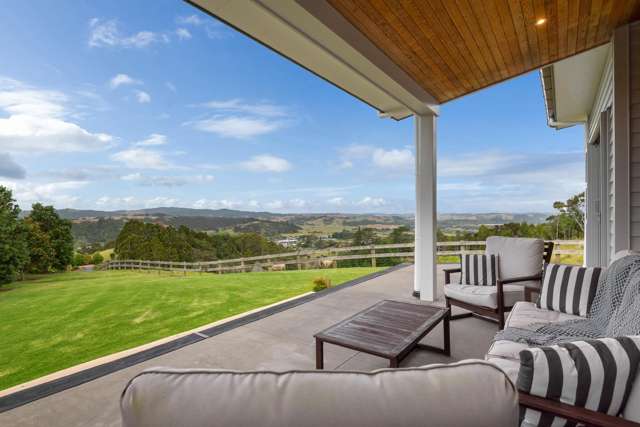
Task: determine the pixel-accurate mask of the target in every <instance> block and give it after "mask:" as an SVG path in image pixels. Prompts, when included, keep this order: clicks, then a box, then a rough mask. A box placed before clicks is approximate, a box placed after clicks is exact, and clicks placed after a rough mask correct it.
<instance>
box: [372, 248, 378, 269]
mask: <svg viewBox="0 0 640 427" xmlns="http://www.w3.org/2000/svg"><path fill="white" fill-rule="evenodd" d="M376 265H377V263H376V247H375V246H374V245H371V267H373V268H376Z"/></svg>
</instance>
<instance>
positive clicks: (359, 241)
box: [352, 227, 376, 246]
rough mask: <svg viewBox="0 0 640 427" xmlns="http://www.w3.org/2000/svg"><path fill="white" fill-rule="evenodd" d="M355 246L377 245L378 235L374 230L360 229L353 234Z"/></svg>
mask: <svg viewBox="0 0 640 427" xmlns="http://www.w3.org/2000/svg"><path fill="white" fill-rule="evenodd" d="M352 243H353V246H367V245H373V244H374V243H376V233H375V231H374V230H373V229H372V228H360V227H358V230H357V231H356V232H355V233H353V239H352Z"/></svg>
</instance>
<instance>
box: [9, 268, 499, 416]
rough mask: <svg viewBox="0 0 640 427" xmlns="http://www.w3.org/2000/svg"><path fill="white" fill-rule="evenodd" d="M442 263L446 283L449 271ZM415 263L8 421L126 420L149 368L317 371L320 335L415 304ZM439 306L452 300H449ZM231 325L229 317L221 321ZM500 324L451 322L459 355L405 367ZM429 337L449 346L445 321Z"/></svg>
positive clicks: (329, 358) (353, 363)
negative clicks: (128, 404) (368, 314)
mask: <svg viewBox="0 0 640 427" xmlns="http://www.w3.org/2000/svg"><path fill="white" fill-rule="evenodd" d="M442 267H443V266H441V268H439V273H438V278H439V280H438V284H439V287H442V285H443V283H444V274H443V273H442ZM413 277H414V269H413V267H412V266H403V267H402V268H399V269H395V270H393V271H390V272H388V273H386V274H382V275H380V276H378V277H376V278H373V279H371V280H367V281H365V282H362V283H359V284H355V285H353V286H348V287H345V288H342V289H340V290H338V291H336V292H333V293H329V294H327V295H326V296H322V297H320V298H317V299H314V300H312V301H309V302H306V303H304V304H300V305H297V306H295V307H292V308H288V309H286V310H283V311H280V312H278V313H275V314H273V315H270V316H268V317H265V318H263V319H260V320H257V321H254V322H250V323H247V324H245V325H243V326H239V327H235V328H232V329H230V330H228V331H227V332H224V333H220V334H218V335H215V336H211V337H210V338H206V339H203V340H201V341H199V342H197V343H194V344H190V345H188V346H186V347H183V348H181V349H178V350H175V351H172V352H170V353H167V354H164V355H162V356H159V357H156V358H152V359H149V360H146V361H144V362H141V363H139V364H136V365H134V366H131V367H128V368H126V369H122V370H118V371H116V372H113V373H111V374H108V375H105V376H102V377H100V378H98V379H95V380H93V381H89V382H86V383H84V384H80V385H77V386H75V387H72V388H69V389H66V390H64V391H61V392H59V393H55V394H52V395H50V396H47V397H43V398H40V399H38V400H35V401H33V402H31V403H27V404H25V405H22V406H19V407H17V408H14V409H12V410H9V411H6V412H3V413H0V425H7V426H16V427H17V426H34V425H47V426H60V427H62V426H65V427H68V426H86V425H100V426H118V425H120V408H119V397H120V393H121V392H122V390H123V389H124V387H125V385H126V384H127V382H128V381H129V380H130V379H131V378H133V377H134V376H135V375H137V374H138V373H140V372H142V371H143V370H145V369H148V368H152V367H157V366H164V367H172V368H196V369H197V368H202V369H216V368H218V369H236V370H254V369H263V370H276V371H284V370H291V369H302V370H305V369H313V368H314V366H315V342H314V339H313V334H315V333H316V332H319V331H320V330H322V329H324V328H326V327H329V326H331V325H332V324H334V323H336V322H338V321H340V320H342V319H344V318H346V317H349V316H351V315H353V314H354V313H356V312H358V311H360V310H363V309H365V308H367V307H369V306H371V305H372V304H375V303H377V302H379V301H380V300H383V299H393V300H398V301H409V302H415V301H416V300H415V298H413V297H412V296H411V291H412V290H413ZM437 304H439V305H444V301H438V302H437ZM221 325H224V322H222V323H221ZM497 329H498V326H497V324H494V323H492V322H487V321H484V320H481V319H477V318H469V319H465V320H460V321H456V322H452V323H451V350H452V353H451V357H446V356H444V355H440V354H437V353H433V352H429V351H426V350H420V349H416V350H414V351H413V352H412V353H411V354H410V355H409V356H408V357H407V358H406V359H404V361H403V362H402V363H401V365H400V366H401V367H413V366H423V365H428V364H431V363H451V362H454V361H458V360H463V359H469V358H480V359H482V358H483V357H484V354H485V353H486V352H487V349H488V347H489V343H490V341H491V339H492V337H493V336H494V335H495V333H496V331H497ZM423 342H424V343H427V344H433V345H435V346H439V345H441V342H442V325H438V326H437V327H436V329H434V330H433V331H432V332H430V333H429V335H428V336H427V337H426V338H425V339H424V340H423ZM386 367H388V361H387V360H385V359H382V358H378V357H374V356H370V355H368V354H364V353H360V352H356V351H353V350H349V349H346V348H342V347H337V346H333V345H330V344H325V368H326V369H332V370H333V369H336V370H357V371H371V370H375V369H380V368H386Z"/></svg>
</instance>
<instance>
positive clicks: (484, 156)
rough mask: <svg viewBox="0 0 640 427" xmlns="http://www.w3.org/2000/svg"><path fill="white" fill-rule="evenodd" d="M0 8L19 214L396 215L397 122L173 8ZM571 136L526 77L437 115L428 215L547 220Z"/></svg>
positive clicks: (402, 205)
mask: <svg viewBox="0 0 640 427" xmlns="http://www.w3.org/2000/svg"><path fill="white" fill-rule="evenodd" d="M148 5H149V3H148V2H144V1H101V2H98V1H89V0H86V1H79V0H74V1H71V0H70V1H65V2H58V1H54V0H30V1H28V2H25V1H18V0H5V1H3V7H2V8H0V52H1V53H2V60H1V61H0V185H4V186H7V187H9V188H11V189H12V191H13V193H14V197H15V198H16V199H17V201H18V203H19V204H20V206H21V207H22V208H23V209H29V207H30V205H31V204H32V203H35V202H42V203H45V204H52V205H54V206H55V207H56V208H77V209H99V210H116V209H138V208H149V207H160V206H180V207H190V208H211V209H218V208H230V209H241V210H250V211H271V212H292V213H294V212H295V213H305V212H346V213H412V212H413V211H414V209H415V202H414V200H415V196H414V191H415V190H414V188H415V187H414V175H415V171H414V151H415V150H414V127H413V126H414V123H413V119H412V118H409V119H405V120H403V121H399V122H397V121H394V120H391V119H380V118H378V115H377V112H376V111H375V110H374V109H372V108H371V107H369V106H368V105H365V104H364V103H362V102H360V101H358V100H357V99H355V98H353V97H352V96H350V95H348V94H346V93H344V92H342V91H341V90H340V89H337V88H336V87H334V86H332V85H331V84H329V83H327V82H325V81H324V80H322V79H320V78H318V77H317V76H315V75H313V74H311V73H310V72H308V71H306V70H304V69H302V68H300V67H299V66H297V65H295V64H293V63H291V62H289V61H288V60H286V59H284V58H282V57H280V56H279V55H278V54H276V53H274V52H272V51H270V50H269V49H267V48H265V47H264V46H262V45H260V44H258V43H256V42H255V41H253V40H251V39H249V38H247V37H246V36H244V35H242V34H240V33H238V32H236V31H235V30H233V29H231V28H229V27H227V26H225V25H224V24H222V23H220V22H218V21H216V20H214V19H213V18H211V17H210V16H208V15H206V14H204V13H202V12H201V11H199V10H197V9H195V8H194V7H192V6H190V5H188V4H187V3H184V2H182V1H177V0H176V1H173V0H158V1H155V2H154V7H148ZM583 135H584V130H583V127H582V126H576V127H573V128H569V129H564V130H561V131H556V130H554V129H551V128H549V127H548V126H547V125H546V120H545V109H544V101H543V97H542V90H541V85H540V79H539V75H538V73H537V72H532V73H529V74H526V75H524V76H521V77H518V78H516V79H512V80H509V81H507V82H504V83H502V84H499V85H496V86H494V87H491V88H488V89H485V90H482V91H479V92H476V93H474V94H471V95H468V96H466V97H463V98H461V99H458V100H454V101H451V102H449V103H446V104H444V105H443V106H442V107H441V113H440V116H439V117H438V119H437V144H438V148H437V149H438V211H439V212H441V213H452V212H474V213H476V212H477V213H480V212H550V211H551V210H552V204H553V202H554V201H556V200H566V199H567V198H568V197H569V196H571V195H572V194H575V193H577V192H580V191H582V190H583V188H584V153H583V149H584V147H583Z"/></svg>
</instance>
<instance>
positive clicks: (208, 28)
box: [176, 15, 226, 39]
mask: <svg viewBox="0 0 640 427" xmlns="http://www.w3.org/2000/svg"><path fill="white" fill-rule="evenodd" d="M176 22H177V23H178V24H180V25H191V26H194V27H202V28H204V31H205V34H206V35H207V37H209V38H210V39H219V38H222V37H223V36H224V35H225V34H226V33H225V32H224V31H223V30H224V27H223V26H222V25H221V24H220V23H219V22H217V21H214V20H213V19H210V18H201V17H200V16H198V15H188V16H178V17H177V18H176Z"/></svg>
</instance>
